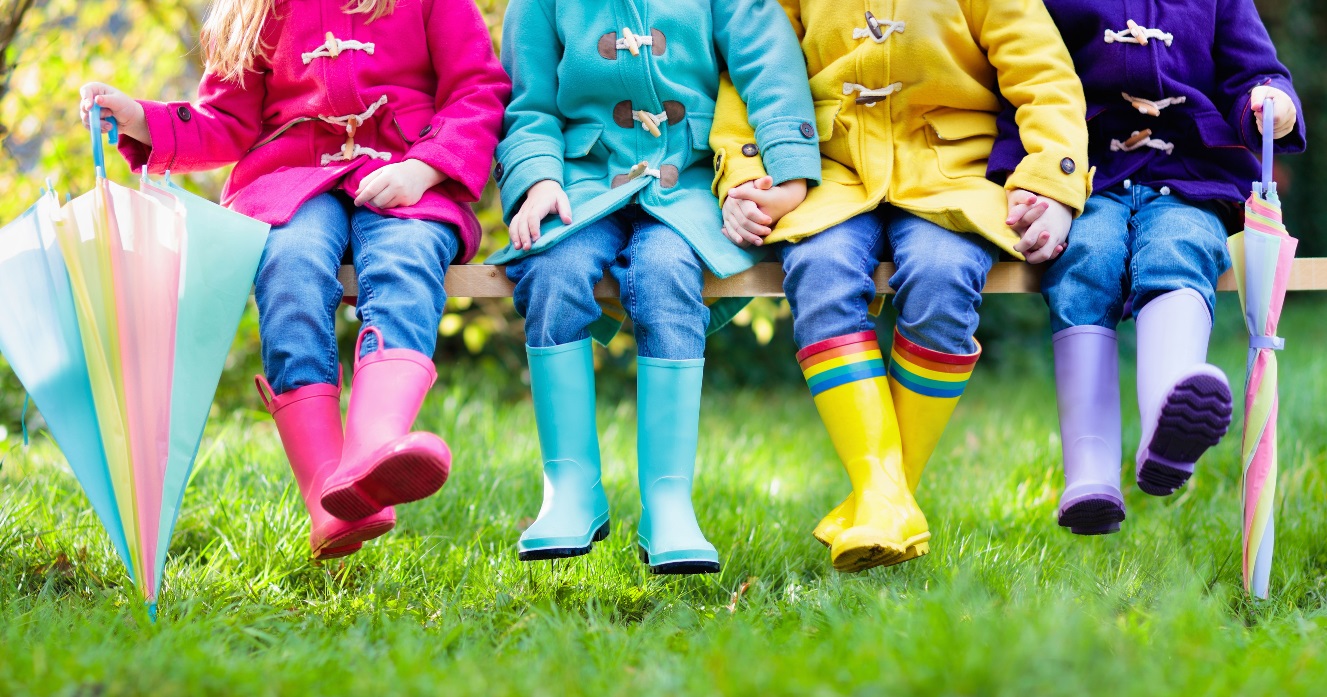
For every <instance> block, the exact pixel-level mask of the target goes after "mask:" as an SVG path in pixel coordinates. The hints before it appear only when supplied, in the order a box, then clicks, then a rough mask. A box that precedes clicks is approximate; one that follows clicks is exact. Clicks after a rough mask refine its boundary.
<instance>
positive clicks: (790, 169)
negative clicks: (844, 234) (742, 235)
mask: <svg viewBox="0 0 1327 697" xmlns="http://www.w3.org/2000/svg"><path fill="white" fill-rule="evenodd" d="M779 4H780V6H781V7H782V9H783V11H784V13H785V14H786V16H787V18H788V24H789V25H791V28H792V37H791V38H793V39H794V40H793V41H791V42H790V41H787V40H786V39H784V38H782V35H784V34H786V33H787V32H786V31H784V26H787V25H785V23H784V21H783V19H782V18H780V17H778V16H777V11H775V10H773V8H772V7H771V6H770V5H769V3H761V2H756V3H752V2H734V1H732V0H728V1H726V2H716V3H715V19H714V26H715V35H716V39H718V44H719V49H720V51H721V52H722V55H723V56H724V58H725V59H726V60H727V63H728V66H729V72H726V73H724V74H723V75H722V76H721V77H720V80H719V95H718V98H717V100H716V102H717V103H716V105H715V108H714V125H713V127H712V128H711V129H710V148H712V149H713V150H714V170H715V177H714V193H715V195H717V196H718V197H719V201H720V202H721V203H722V202H723V201H724V200H725V199H726V198H727V197H728V190H729V189H731V188H733V187H734V186H737V185H739V184H742V183H744V182H748V181H751V180H752V179H759V178H761V177H763V176H765V175H766V174H767V173H768V174H770V175H771V176H773V177H774V179H775V181H776V182H778V183H782V182H784V181H788V180H790V179H798V178H805V179H809V180H811V183H817V182H819V181H820V148H819V141H818V139H816V138H813V139H805V138H803V137H802V136H801V133H800V128H801V123H802V122H803V121H805V122H809V123H811V124H812V125H813V126H814V124H815V119H814V106H811V107H810V108H811V109H812V111H811V116H812V118H810V119H802V120H799V121H798V122H797V123H796V124H793V123H792V122H791V121H784V122H783V123H782V124H780V123H776V122H775V121H773V120H771V121H770V122H764V121H762V120H761V117H762V116H764V115H767V114H793V113H798V112H795V111H791V110H786V109H784V110H781V109H778V108H772V107H773V101H771V102H768V103H765V104H762V106H761V107H759V108H757V109H756V112H757V113H750V112H748V109H747V104H748V103H749V102H748V101H747V100H746V99H745V98H747V97H761V96H762V95H761V92H762V91H763V90H766V89H768V88H767V87H766V85H767V84H768V83H769V82H779V81H782V82H784V83H785V84H784V85H782V86H781V87H780V88H779V94H786V93H788V92H789V90H790V89H795V90H797V91H800V90H801V89H803V88H805V91H806V103H807V105H810V104H811V101H810V100H811V96H810V94H811V93H810V86H809V83H807V82H803V81H801V80H788V79H787V77H786V76H787V75H788V74H789V73H788V72H787V71H790V70H793V68H791V67H788V65H785V63H789V61H792V60H793V59H792V58H791V57H788V56H786V55H785V54H786V53H787V49H780V48H777V45H782V44H789V45H791V47H792V50H793V51H794V52H795V53H796V54H797V55H796V58H795V65H796V71H797V72H796V73H795V74H796V75H799V76H800V75H804V74H805V73H806V60H805V58H804V57H803V56H802V54H801V48H800V46H799V43H798V42H799V41H800V40H801V38H802V36H804V34H805V29H804V28H803V27H802V22H801V5H800V0H780V1H779ZM720 12H722V13H724V15H725V16H723V17H720V16H719V13H720ZM744 13H745V14H744ZM756 21H760V22H763V23H764V24H765V25H767V26H763V27H762V26H760V25H755V24H753V23H754V22H756ZM743 22H747V25H745V26H744V25H743ZM770 26H773V29H772V30H771V29H770ZM771 31H773V36H771V34H770V32H771ZM752 33H754V34H755V36H752ZM770 46H776V47H775V48H774V50H770V49H769V48H768V47H770ZM766 53H768V54H769V55H768V56H765V55H763V54H766ZM753 54H757V55H755V56H754V58H753ZM751 60H756V61H757V62H756V63H742V64H739V61H751ZM789 65H791V63H789ZM771 66H773V67H774V71H772V72H769V73H766V75H767V76H766V75H761V74H760V71H761V70H768V69H769V68H770V67H771ZM753 68H754V70H753ZM777 71H783V72H777ZM793 82H795V83H798V84H795V85H790V84H786V83H793ZM797 98H798V99H800V96H798V97H797ZM785 103H786V102H785ZM757 125H759V126H760V127H761V128H757V127H756V126H757ZM780 126H782V128H781V127H780ZM787 128H795V129H797V132H796V134H795V136H796V137H788V138H782V137H780V136H787V135H789V134H788V133H787V132H786V131H785V132H783V133H781V132H780V131H782V130H783V129H787ZM762 129H763V130H762ZM762 136H764V137H765V138H766V141H765V142H762V140H761V138H762ZM798 141H801V142H798ZM805 144H809V145H810V146H811V148H810V149H811V150H813V152H812V153H811V156H813V157H814V159H815V163H814V168H812V167H811V162H810V157H809V156H808V155H807V154H806V151H807V150H808V148H806V147H805ZM745 145H754V146H756V148H757V151H758V153H759V154H757V155H754V156H748V155H746V154H744V153H743V146H745ZM783 146H787V147H783ZM780 147H783V150H784V151H786V152H787V156H786V159H784V160H783V161H782V162H780V163H779V164H774V163H773V162H771V164H773V165H774V166H772V167H770V169H769V170H768V171H767V169H766V162H767V158H769V157H776V158H784V157H785V156H784V154H783V153H776V152H774V151H775V150H778V149H779V148H780ZM780 167H783V169H782V170H780ZM798 172H800V173H798Z"/></svg>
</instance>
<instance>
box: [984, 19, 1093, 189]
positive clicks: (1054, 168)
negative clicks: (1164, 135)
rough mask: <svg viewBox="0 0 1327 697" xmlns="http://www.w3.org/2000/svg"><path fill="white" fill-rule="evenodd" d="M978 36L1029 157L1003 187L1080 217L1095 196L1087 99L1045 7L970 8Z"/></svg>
mask: <svg viewBox="0 0 1327 697" xmlns="http://www.w3.org/2000/svg"><path fill="white" fill-rule="evenodd" d="M968 22H969V24H970V25H971V29H972V35H973V36H974V37H976V38H977V42H978V43H979V44H980V45H981V47H982V49H983V50H985V51H986V55H987V59H988V60H989V61H990V62H991V65H992V66H994V67H995V70H996V74H997V76H998V80H999V83H1000V92H1001V93H1002V94H1003V95H1004V98H1005V99H1007V100H1008V101H1009V103H1010V104H1011V105H1012V106H1013V108H1014V109H1015V110H1016V111H1015V113H1014V120H1015V122H1016V123H1017V125H1018V132H1019V137H1020V139H1021V140H1022V145H1023V149H1024V150H1025V151H1026V152H1027V155H1026V156H1025V157H1023V159H1022V161H1020V162H1019V163H1018V165H1017V166H1016V167H1015V168H1014V170H1013V172H1012V173H1011V174H1010V175H1009V178H1008V179H1007V180H1006V181H1005V188H1006V189H1010V190H1013V189H1027V190H1028V191H1031V192H1033V193H1035V194H1038V195H1041V196H1047V197H1049V198H1052V199H1055V200H1056V201H1059V202H1060V203H1063V204H1064V205H1066V206H1069V207H1070V208H1072V209H1074V210H1075V211H1077V212H1079V213H1081V212H1082V211H1083V206H1084V205H1086V203H1087V197H1088V195H1089V194H1090V193H1091V191H1092V176H1091V169H1090V167H1089V166H1088V159H1087V120H1086V114H1087V99H1086V97H1084V95H1083V85H1082V83H1081V82H1080V81H1079V79H1078V74H1077V73H1076V72H1075V71H1074V63H1073V59H1072V58H1071V57H1070V56H1069V49H1067V48H1065V45H1064V40H1063V39H1061V38H1060V32H1059V30H1058V29H1057V28H1056V27H1055V22H1054V21H1053V20H1051V16H1050V13H1048V12H1047V11H1046V7H1045V5H1043V4H1042V2H1041V0H972V1H971V3H970V6H969V11H968Z"/></svg>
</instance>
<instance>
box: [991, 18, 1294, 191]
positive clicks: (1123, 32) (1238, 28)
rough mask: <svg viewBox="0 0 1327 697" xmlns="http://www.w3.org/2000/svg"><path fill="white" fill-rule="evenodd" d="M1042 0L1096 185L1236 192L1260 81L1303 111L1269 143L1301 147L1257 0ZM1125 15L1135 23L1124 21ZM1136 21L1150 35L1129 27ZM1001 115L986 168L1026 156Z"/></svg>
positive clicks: (1245, 173) (1242, 184)
mask: <svg viewBox="0 0 1327 697" xmlns="http://www.w3.org/2000/svg"><path fill="white" fill-rule="evenodd" d="M1045 3H1046V8H1047V9H1048V10H1050V13H1051V17H1052V18H1053V19H1054V20H1055V24H1056V25H1057V26H1058V27H1059V28H1060V33H1061V34H1062V35H1063V37H1064V42H1065V45H1067V46H1068V47H1069V52H1070V53H1071V54H1072V55H1073V58H1074V65H1075V67H1076V68H1077V70H1078V75H1079V77H1080V78H1082V80H1083V88H1084V91H1085V92H1086V93H1087V119H1088V138H1089V140H1088V153H1089V158H1090V160H1091V163H1092V166H1094V167H1096V168H1097V173H1096V179H1095V180H1094V184H1093V186H1094V188H1095V189H1097V190H1098V191H1101V190H1104V189H1107V188H1109V187H1112V186H1115V185H1116V184H1119V183H1120V182H1122V181H1124V180H1125V179H1130V180H1132V181H1133V182H1135V183H1139V184H1144V185H1147V186H1151V187H1155V188H1160V187H1162V186H1168V187H1170V188H1171V189H1172V190H1173V191H1175V192H1177V193H1179V194H1182V195H1184V196H1186V197H1188V198H1191V199H1195V200H1200V201H1213V200H1215V201H1243V200H1244V198H1245V197H1246V196H1247V194H1248V191H1249V187H1250V184H1251V183H1252V182H1253V181H1254V180H1255V179H1258V178H1259V167H1258V160H1257V158H1255V157H1254V155H1253V151H1255V150H1258V149H1259V148H1261V143H1262V135H1261V134H1259V133H1258V127H1257V124H1256V122H1255V121H1254V115H1253V111H1252V109H1251V108H1250V104H1249V92H1250V91H1251V90H1252V89H1253V88H1254V87H1256V86H1258V85H1271V86H1273V87H1277V88H1279V89H1281V90H1283V91H1285V92H1286V93H1287V94H1289V95H1290V98H1291V99H1293V100H1294V102H1295V108H1296V109H1297V110H1298V111H1299V113H1300V119H1299V122H1298V124H1297V125H1296V126H1295V130H1294V131H1293V132H1291V133H1290V134H1288V135H1286V136H1285V137H1283V138H1280V139H1279V140H1277V141H1276V147H1277V151H1278V152H1282V153H1285V152H1300V151H1302V150H1303V149H1304V119H1303V108H1302V107H1301V106H1300V102H1299V97H1298V96H1297V95H1296V94H1295V91H1294V87H1293V86H1292V85H1291V83H1290V71H1288V70H1287V69H1286V67H1285V66H1284V65H1282V64H1281V62H1280V61H1279V60H1277V58H1276V49H1275V48H1274V47H1273V46H1272V41H1271V39H1270V38H1269V37H1268V35H1267V29H1266V28H1264V27H1263V24H1262V20H1261V19H1260V18H1259V17H1258V11H1257V9H1256V8H1255V7H1254V5H1253V0H1128V1H1127V2H1126V1H1125V0H1045ZM1130 21H1132V22H1134V23H1135V25H1136V26H1137V29H1135V30H1132V31H1131V28H1130V26H1129V22H1130ZM1143 31H1146V39H1147V43H1146V45H1142V44H1140V43H1138V39H1137V38H1135V36H1134V33H1135V32H1139V33H1142V32H1143ZM1124 94H1128V95H1129V96H1130V97H1132V98H1134V101H1132V102H1131V101H1130V100H1128V99H1126V98H1125V97H1124V96H1123V95H1124ZM1168 102H1169V103H1168ZM1145 111H1146V112H1150V113H1144V112H1145ZM999 122H1000V134H999V136H998V137H997V139H996V144H995V149H994V151H993V152H992V153H991V159H990V166H989V173H990V174H991V176H992V177H993V178H996V179H1000V178H1003V177H1004V176H1005V175H1006V174H1007V173H1008V172H1011V171H1013V169H1014V168H1015V167H1016V166H1017V165H1018V163H1019V161H1021V160H1022V159H1023V147H1022V143H1021V141H1020V140H1019V137H1018V127H1017V125H1016V124H1015V123H1014V112H1013V110H1012V109H1008V108H1006V109H1005V112H1004V113H1003V114H1002V115H1001V117H1000V120H999ZM1148 129H1150V130H1151V135H1150V136H1147V138H1148V140H1144V136H1145V135H1146V134H1145V133H1143V132H1144V131H1146V130H1148ZM1135 132H1139V133H1140V135H1139V137H1137V138H1134V139H1133V142H1132V143H1131V142H1130V137H1131V136H1132V134H1134V133H1135Z"/></svg>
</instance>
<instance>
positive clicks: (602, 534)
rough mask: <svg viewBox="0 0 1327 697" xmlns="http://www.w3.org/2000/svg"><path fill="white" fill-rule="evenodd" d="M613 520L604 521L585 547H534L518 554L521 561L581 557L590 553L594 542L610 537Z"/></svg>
mask: <svg viewBox="0 0 1327 697" xmlns="http://www.w3.org/2000/svg"><path fill="white" fill-rule="evenodd" d="M610 524H611V521H607V520H606V521H604V524H603V525H600V526H599V529H598V530H595V531H594V535H593V536H591V537H590V544H588V545H586V546H584V547H550V548H548V549H532V550H528V551H525V552H517V554H516V556H517V558H519V559H520V560H521V561H551V560H554V559H570V558H571V557H579V556H581V555H583V554H589V553H590V550H592V549H594V543H596V542H603V541H604V540H606V539H608V528H609V526H610Z"/></svg>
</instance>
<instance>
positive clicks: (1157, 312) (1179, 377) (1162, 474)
mask: <svg viewBox="0 0 1327 697" xmlns="http://www.w3.org/2000/svg"><path fill="white" fill-rule="evenodd" d="M1136 321H1137V324H1138V414H1139V416H1140V417H1141V419H1142V424H1143V439H1142V441H1140V443H1139V445H1138V458H1137V460H1138V488H1140V489H1142V490H1143V491H1145V492H1147V493H1149V494H1152V495H1153V496H1169V495H1171V494H1173V493H1175V491H1176V490H1178V489H1179V488H1180V487H1182V486H1184V483H1185V482H1187V481H1189V477H1191V476H1193V464H1194V463H1195V462H1197V461H1198V458H1199V457H1201V456H1202V454H1203V453H1204V452H1207V449H1208V448H1210V447H1212V446H1214V445H1216V444H1217V443H1219V442H1221V437H1222V436H1224V435H1226V429H1227V428H1229V427H1230V412H1231V396H1230V383H1229V382H1227V381H1226V375H1225V373H1223V372H1221V369H1220V368H1217V367H1216V366H1214V365H1209V364H1208V363H1207V340H1208V338H1209V337H1210V336H1211V334H1212V316H1211V314H1210V313H1209V312H1208V310H1207V303H1206V301H1204V300H1203V298H1202V296H1201V295H1199V294H1198V293H1197V292H1196V291H1194V290H1191V289H1187V288H1185V289H1182V290H1176V291H1171V292H1169V293H1166V294H1165V295H1162V296H1159V297H1157V298H1156V299H1154V300H1152V302H1149V303H1148V304H1147V306H1146V307H1144V308H1143V309H1142V310H1141V311H1139V313H1138V316H1137V320H1136Z"/></svg>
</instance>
